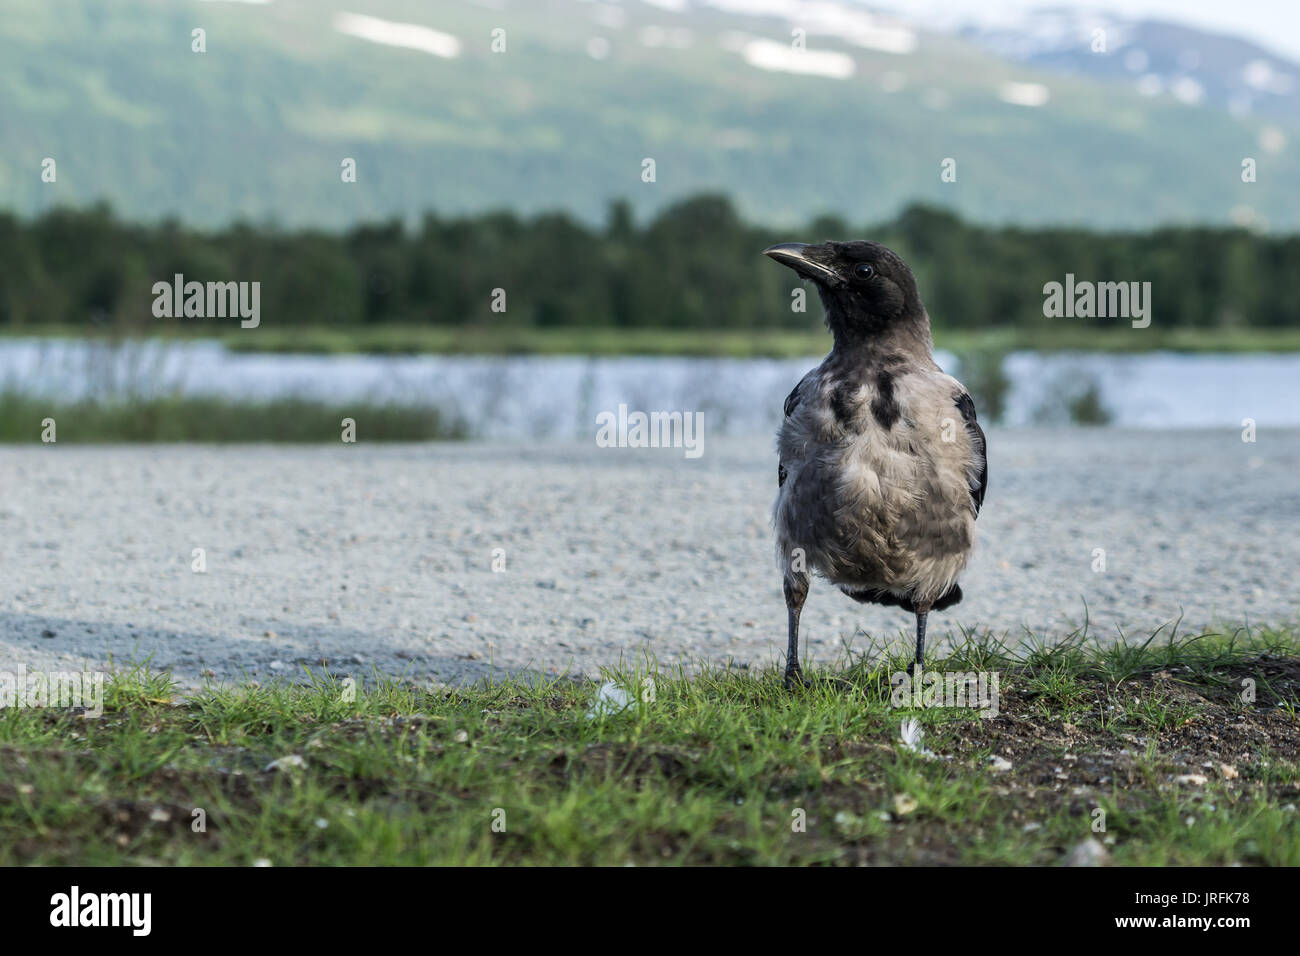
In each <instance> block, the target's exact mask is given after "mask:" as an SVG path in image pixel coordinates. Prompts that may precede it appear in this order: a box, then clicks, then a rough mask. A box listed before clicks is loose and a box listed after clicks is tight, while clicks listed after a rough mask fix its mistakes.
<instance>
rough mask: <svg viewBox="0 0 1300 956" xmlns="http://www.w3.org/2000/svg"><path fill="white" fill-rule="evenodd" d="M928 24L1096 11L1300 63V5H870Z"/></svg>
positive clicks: (1186, 1) (1260, 0) (949, 1)
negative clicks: (1242, 44)
mask: <svg viewBox="0 0 1300 956" xmlns="http://www.w3.org/2000/svg"><path fill="white" fill-rule="evenodd" d="M869 5H872V6H879V8H880V9H884V10H895V11H897V12H899V13H900V14H904V15H907V16H910V17H915V18H916V19H918V20H922V21H924V20H925V19H929V18H936V17H937V18H943V19H948V20H951V19H958V20H975V21H978V22H988V21H992V22H997V21H998V20H999V19H1001V18H1003V17H1008V16H1014V15H1015V14H1016V13H1019V12H1023V11H1025V10H1027V9H1043V8H1052V7H1056V8H1060V7H1070V8H1072V9H1096V10H1104V11H1108V12H1111V13H1117V14H1120V15H1123V16H1128V17H1132V18H1137V19H1160V20H1171V21H1174V22H1176V23H1185V24H1187V25H1189V26H1195V27H1200V28H1203V29H1209V30H1212V31H1214V32H1218V33H1229V34H1235V35H1236V36H1240V37H1244V38H1245V39H1248V40H1253V41H1254V42H1256V43H1258V44H1260V45H1261V46H1263V47H1265V48H1267V49H1271V50H1273V51H1275V52H1277V53H1280V54H1283V55H1285V56H1287V57H1289V58H1290V59H1293V60H1298V61H1300V0H1116V2H1114V3H1086V4H1078V3H1069V2H1065V0H1055V2H1052V0H878V3H875V4H869Z"/></svg>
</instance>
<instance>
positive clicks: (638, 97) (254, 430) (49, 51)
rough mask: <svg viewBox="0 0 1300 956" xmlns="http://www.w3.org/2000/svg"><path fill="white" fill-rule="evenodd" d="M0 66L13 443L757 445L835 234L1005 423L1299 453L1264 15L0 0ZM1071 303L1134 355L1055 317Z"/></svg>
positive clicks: (1280, 161) (1277, 42) (348, 0)
mask: <svg viewBox="0 0 1300 956" xmlns="http://www.w3.org/2000/svg"><path fill="white" fill-rule="evenodd" d="M0 80H2V82H3V87H4V90H5V96H4V97H3V100H0V143H3V146H0V438H3V439H4V440H9V441H35V440H39V436H40V428H41V425H40V423H41V421H42V420H43V419H45V418H46V417H50V416H54V417H57V418H58V420H59V422H60V433H59V438H60V439H61V440H67V441H115V440H240V441H261V440H277V441H278V440H285V441H287V440H309V441H310V440H316V441H320V440H337V438H338V432H339V424H338V423H339V420H340V418H341V417H344V416H348V417H353V418H357V419H359V420H361V419H364V421H365V422H366V437H367V438H368V439H371V440H383V439H391V440H406V439H430V438H444V437H445V438H466V437H469V438H475V437H480V438H496V439H522V438H537V437H545V438H556V439H575V438H587V439H589V438H590V436H591V435H592V434H593V433H594V430H595V415H596V414H597V412H599V411H600V410H604V409H611V408H614V407H616V406H617V405H618V404H620V403H627V404H629V405H630V406H632V407H634V408H641V409H669V410H671V409H689V410H700V411H704V412H705V413H706V416H707V421H708V427H709V429H710V431H711V432H713V433H714V434H718V433H733V434H751V433H758V432H762V431H765V430H767V429H770V428H774V427H775V425H776V423H777V422H776V419H777V415H778V414H779V410H780V408H781V402H782V399H783V398H784V396H785V395H786V393H787V392H788V391H789V389H790V387H791V385H792V384H793V382H795V381H796V380H797V379H798V378H799V376H800V375H802V373H803V371H805V370H806V369H807V368H808V367H810V365H811V364H813V361H812V360H813V359H814V358H815V357H816V356H819V355H821V354H824V352H825V351H826V350H827V348H828V347H829V336H828V335H827V333H826V332H825V330H824V328H823V327H822V325H821V310H820V306H819V304H818V303H817V302H816V297H815V295H812V294H811V293H810V295H809V301H808V304H807V308H806V310H804V311H798V310H796V309H794V308H792V304H793V303H795V302H796V299H795V298H794V297H792V292H793V291H794V288H795V286H793V285H792V281H793V280H792V275H791V274H790V273H789V272H788V271H787V270H785V269H782V268H780V267H778V266H776V265H775V264H773V263H772V262H770V261H768V260H766V259H765V258H764V257H762V256H761V255H760V253H761V250H762V249H763V248H764V247H765V246H767V245H769V244H771V243H773V242H778V241H818V240H822V239H827V238H837V239H843V238H872V239H876V240H878V241H882V242H884V243H886V244H888V245H890V246H891V247H893V248H894V249H896V250H897V251H898V252H899V253H900V254H901V255H903V256H904V258H906V259H907V261H908V262H909V263H910V264H911V265H912V266H913V268H914V270H915V272H916V273H917V278H918V281H919V284H920V288H921V292H922V296H923V298H924V299H925V301H926V304H927V306H928V308H929V311H930V314H931V317H932V321H933V324H934V329H935V338H936V342H937V345H938V347H939V350H940V354H939V356H938V358H939V360H940V362H941V364H943V365H944V366H945V368H947V369H949V370H950V371H953V372H954V373H957V374H959V375H961V377H962V378H963V380H965V381H966V382H967V383H968V384H969V385H970V387H971V388H972V390H973V391H974V392H975V394H976V398H977V403H978V404H979V407H980V413H981V418H982V419H984V420H988V421H990V422H994V423H997V424H1002V425H1006V426H1024V425H1043V424H1046V425H1062V426H1064V425H1079V426H1104V425H1111V426H1133V427H1155V428H1180V427H1231V428H1239V427H1240V426H1241V421H1242V419H1243V418H1247V417H1249V418H1252V419H1254V420H1256V421H1257V422H1258V423H1259V425H1261V426H1266V425H1300V402H1297V401H1296V398H1297V390H1296V382H1297V381H1300V268H1297V266H1300V235H1298V234H1297V228H1300V189H1297V188H1296V184H1297V182H1300V148H1298V147H1300V8H1297V6H1296V5H1294V4H1291V3H1286V2H1281V0H1278V2H1275V3H1272V2H1260V0H1243V2H1237V3H1233V4H1231V5H1224V4H1221V3H1210V2H1202V0H1181V2H1166V0H1133V2H1128V3H1125V4H1122V5H1120V4H1116V5H1115V7H1114V8H1112V9H1107V8H1105V7H1099V8H1089V9H1081V8H1078V7H1063V6H1059V5H1055V6H1053V5H1045V4H1044V5H1040V4H1034V3H1021V2H1007V0H992V2H979V3H975V2H971V3H942V4H941V3H878V4H877V3H858V2H854V0H810V2H799V0H626V2H622V3H612V2H585V0H526V2H525V0H474V2H471V0H442V2H417V0H328V2H327V0H7V2H6V4H5V10H4V16H3V17H2V18H0ZM1067 274H1071V275H1073V276H1075V277H1076V278H1077V279H1079V280H1088V281H1096V282H1103V281H1104V282H1138V283H1144V282H1149V283H1150V284H1151V285H1150V288H1151V323H1150V326H1149V327H1147V328H1134V327H1133V326H1132V324H1131V322H1130V321H1129V320H1128V319H1126V318H1116V317H1106V318H1065V317H1048V316H1046V315H1045V314H1044V307H1043V306H1044V291H1043V287H1044V285H1045V284H1046V283H1049V282H1064V281H1065V279H1066V275H1067ZM177 275H180V276H183V277H184V281H186V282H190V281H194V282H201V283H208V282H220V283H227V282H235V283H258V288H259V296H260V298H259V302H260V306H259V308H260V315H259V320H258V323H257V326H256V327H255V328H241V324H240V321H239V319H238V317H233V318H232V317H229V316H227V317H213V316H207V317H201V316H190V317H184V316H180V317H175V316H173V317H167V316H165V315H164V316H159V315H158V314H156V313H157V312H158V309H157V308H156V305H155V299H156V297H157V296H156V293H155V291H154V287H155V284H157V283H160V282H161V283H166V284H169V285H170V284H171V283H172V282H173V279H174V277H175V276H177ZM498 290H499V291H498Z"/></svg>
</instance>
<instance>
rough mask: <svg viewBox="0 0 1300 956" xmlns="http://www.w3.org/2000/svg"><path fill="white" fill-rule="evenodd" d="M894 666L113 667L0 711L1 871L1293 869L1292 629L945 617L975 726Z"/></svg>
mask: <svg viewBox="0 0 1300 956" xmlns="http://www.w3.org/2000/svg"><path fill="white" fill-rule="evenodd" d="M873 661H874V663H873ZM903 663H904V662H903V661H902V660H900V659H897V658H890V657H889V656H888V655H887V654H886V655H883V656H878V655H873V656H869V657H868V656H864V657H857V658H852V659H849V660H846V661H845V662H843V663H842V664H841V665H840V666H838V667H836V668H834V669H832V670H828V671H825V672H820V673H815V674H813V686H812V687H811V688H808V689H806V690H799V691H796V692H788V691H786V690H785V689H784V688H783V686H782V683H781V680H780V675H779V673H777V672H776V671H769V670H764V671H757V672H746V671H736V670H728V669H726V668H705V669H703V670H700V671H698V672H696V673H694V674H693V676H690V677H688V676H687V675H686V674H685V673H683V672H682V671H680V670H677V671H674V672H667V671H664V670H661V669H658V668H656V667H655V665H654V663H653V662H652V661H647V662H644V663H643V664H642V666H640V667H639V668H625V669H621V670H618V671H615V672H610V673H608V674H607V675H605V676H606V677H607V679H608V680H610V681H613V682H615V683H617V684H619V685H621V686H623V687H625V688H628V689H629V690H630V691H631V692H632V699H633V703H632V704H631V705H630V706H628V707H627V708H626V709H625V710H622V711H619V712H616V713H610V714H606V715H602V716H599V717H596V718H594V719H593V718H589V717H588V716H587V715H588V712H589V710H590V708H591V706H592V702H593V700H594V698H595V694H596V687H595V686H594V685H592V684H589V683H579V682H573V681H568V680H564V679H558V680H556V679H543V678H536V679H514V678H512V679H506V680H502V681H497V682H492V683H484V684H481V685H478V686H474V687H468V688H455V689H447V688H433V689H430V688H427V687H419V686H413V685H410V684H408V683H406V682H404V681H402V680H401V679H394V678H386V677H381V676H378V675H371V676H369V677H364V678H363V677H362V675H357V678H358V681H359V686H358V687H355V688H354V687H353V686H352V685H350V684H349V683H348V682H347V681H346V680H344V679H342V678H341V677H340V676H338V675H330V674H328V673H322V672H313V671H304V673H303V674H302V675H301V681H300V682H299V683H296V684H293V683H286V682H277V683H264V684H260V685H258V684H256V683H248V684H244V685H240V686H215V685H214V686H208V687H206V688H204V689H202V690H201V691H199V692H197V693H194V694H191V695H188V696H183V695H181V694H180V693H179V691H178V689H177V687H176V685H175V684H174V683H173V681H172V680H171V678H170V676H169V675H166V674H156V673H153V672H151V671H149V670H148V669H147V667H145V666H143V665H140V666H133V667H129V668H125V669H120V670H118V671H116V672H115V673H114V674H112V675H111V677H110V679H109V681H108V684H107V693H106V695H105V703H104V712H103V715H102V716H100V717H97V718H96V717H90V716H87V715H85V714H83V713H79V712H76V711H72V710H56V709H52V708H47V709H34V708H33V709H17V708H12V707H10V708H6V709H4V710H0V864H15V863H19V864H35V863H39V864H68V863H79V864H120V863H128V864H149V863H164V864H177V863H179V864H195V863H206V864H252V863H256V862H260V861H266V862H269V863H271V864H274V865H288V864H399V863H400V864H428V863H435V864H438V863H441V864H453V863H454V864H462V863H468V864H608V865H621V864H628V863H635V864H640V865H648V864H704V863H714V864H737V863H740V864H853V863H873V864H874V863H895V864H907V863H943V864H949V863H953V864H956V863H960V864H979V863H997V864H1055V863H1059V862H1061V861H1062V860H1063V859H1064V857H1065V856H1066V854H1067V852H1068V851H1069V850H1070V848H1072V847H1074V846H1076V845H1077V844H1079V843H1080V842H1081V841H1084V840H1087V839H1089V838H1096V839H1098V840H1100V841H1102V842H1103V844H1104V845H1105V846H1106V848H1107V851H1108V853H1109V859H1110V861H1111V862H1113V863H1115V864H1121V865H1122V864H1228V863H1246V864H1275V865H1291V866H1294V865H1298V864H1300V824H1298V823H1297V813H1296V809H1295V808H1296V803H1297V798H1298V797H1300V789H1298V788H1297V777H1298V774H1300V763H1298V761H1300V727H1297V722H1296V715H1295V709H1294V708H1295V702H1296V699H1297V695H1300V639H1298V638H1297V635H1296V634H1294V633H1292V632H1286V631H1262V632H1260V631H1256V632H1254V633H1250V634H1246V633H1240V632H1239V633H1236V634H1233V635H1214V634H1207V635H1199V636H1196V637H1191V638H1178V637H1166V636H1164V635H1163V634H1158V635H1154V636H1153V637H1152V638H1151V639H1148V640H1147V641H1145V642H1128V641H1121V643H1120V644H1118V645H1115V646H1112V647H1105V648H1103V647H1098V646H1096V645H1095V644H1092V643H1090V642H1089V641H1088V640H1087V639H1086V638H1084V637H1083V636H1077V637H1076V638H1075V639H1071V640H1069V641H1066V642H1064V643H1063V644H1058V645H1053V646H1045V645H1035V644H1032V643H1031V644H1029V645H1026V646H1022V647H1019V648H1016V649H1011V648H1009V647H1008V645H1007V644H1005V643H1004V642H1002V641H998V640H995V639H993V638H991V637H990V636H988V635H983V636H978V635H973V634H972V635H967V639H966V641H965V642H964V643H963V644H962V645H961V646H959V647H957V648H956V649H955V650H954V651H953V652H952V653H951V654H950V655H949V657H948V658H947V659H946V660H943V661H938V660H932V661H930V662H929V665H928V666H929V668H930V669H931V670H938V669H943V670H945V671H947V672H953V671H965V670H986V671H987V670H996V671H998V672H999V673H1000V675H1001V681H1000V691H1001V694H1000V697H1001V700H1000V711H999V714H998V716H997V717H995V718H991V719H983V718H980V717H978V716H976V715H975V714H974V713H973V712H972V711H970V710H961V709H955V708H946V709H943V708H921V709H912V708H895V707H893V706H891V703H890V693H891V684H890V677H891V675H892V674H894V673H896V672H897V671H898V670H899V669H901V667H902V666H903ZM1245 679H1251V680H1253V681H1254V682H1255V686H1256V688H1257V696H1256V698H1255V699H1254V700H1253V701H1249V700H1243V699H1242V697H1241V687H1242V686H1243V685H1242V681H1243V680H1245ZM354 691H355V692H354ZM905 720H915V721H917V722H918V723H919V725H920V727H921V729H922V731H923V739H922V740H921V741H920V743H919V745H918V747H917V748H916V749H915V750H913V749H909V748H908V747H907V746H905V745H904V744H903V743H902V741H901V740H900V728H901V726H902V724H903V722H904V721H905ZM995 755H996V756H998V757H1000V758H1002V759H1003V760H1006V761H1009V763H1010V765H1011V766H1010V767H1009V768H1002V769H999V768H998V767H996V766H994V765H993V764H992V763H991V762H990V758H991V757H993V756H995ZM291 756H292V757H296V758H301V763H302V765H301V766H290V765H288V764H287V763H281V764H280V767H281V768H282V769H274V770H268V769H266V768H267V767H268V766H269V765H270V764H271V763H272V762H273V761H276V760H280V759H281V758H285V757H291ZM297 762H298V761H296V760H295V761H292V762H291V763H297ZM1206 765H1208V766H1206ZM1103 815H1104V823H1105V829H1104V831H1100V832H1098V831H1096V830H1094V825H1095V821H1097V820H1099V819H1102V818H1103ZM200 818H201V819H203V821H204V824H205V825H204V828H203V829H202V830H201V831H200V830H198V829H196V821H197V820H198V819H200ZM800 822H802V826H800V825H799V824H800ZM494 824H495V826H494Z"/></svg>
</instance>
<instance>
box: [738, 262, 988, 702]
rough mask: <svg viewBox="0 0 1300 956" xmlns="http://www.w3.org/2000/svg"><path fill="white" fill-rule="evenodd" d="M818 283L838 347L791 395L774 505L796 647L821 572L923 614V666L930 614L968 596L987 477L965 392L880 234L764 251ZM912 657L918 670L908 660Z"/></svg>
mask: <svg viewBox="0 0 1300 956" xmlns="http://www.w3.org/2000/svg"><path fill="white" fill-rule="evenodd" d="M764 255H767V256H770V257H771V258H773V259H775V260H776V261H777V262H779V263H781V264H782V265H785V266H788V267H789V268H791V269H793V270H794V271H795V272H796V273H797V274H798V275H799V276H800V277H801V278H804V279H809V280H811V281H812V282H813V283H815V285H816V287H817V292H818V294H819V295H820V297H821V301H822V306H823V308H824V309H825V313H826V325H827V327H828V328H829V329H830V332H831V334H832V336H833V337H834V346H833V347H832V348H831V351H830V354H829V355H827V356H826V359H825V360H824V361H823V362H822V363H821V365H819V366H817V367H816V368H815V369H813V370H812V371H811V372H809V373H808V374H807V375H805V376H804V377H803V379H802V380H801V381H800V382H799V384H798V385H796V386H795V387H794V391H792V392H791V393H790V396H789V398H787V399H786V400H785V420H784V422H783V423H782V425H781V430H780V432H779V434H778V436H777V451H778V454H779V456H780V460H779V464H778V466H777V495H776V504H775V506H774V508H773V521H774V524H775V526H776V541H777V557H778V562H779V565H780V568H781V571H782V574H783V576H784V582H783V585H784V588H783V589H784V591H785V603H786V610H787V612H788V617H789V627H790V647H789V651H788V654H787V657H786V670H785V683H786V686H787V687H790V686H793V685H794V684H795V683H796V682H797V683H799V684H804V685H806V684H807V681H805V680H804V678H803V673H802V671H801V670H800V667H799V614H800V612H801V611H802V610H803V605H804V600H805V599H806V598H807V596H808V586H809V574H810V572H812V571H816V572H817V573H819V574H820V575H821V576H823V577H824V578H826V579H827V580H829V581H830V582H831V583H832V584H834V585H836V586H837V587H839V589H840V590H841V591H843V592H844V593H845V594H847V595H848V596H849V597H851V598H853V599H854V600H856V601H859V602H862V603H872V604H883V605H887V606H891V607H900V608H902V609H904V610H906V611H910V612H912V613H913V614H915V615H916V664H917V665H919V664H920V663H921V660H922V657H923V656H924V654H925V622H926V616H927V615H928V614H929V613H930V612H931V611H937V610H942V609H944V608H947V607H951V606H952V605H954V604H956V603H957V602H958V601H960V600H961V598H962V593H961V588H960V587H959V586H958V584H957V577H958V575H959V574H960V573H961V572H962V570H963V569H964V568H965V566H966V562H967V560H968V559H969V557H970V554H971V549H972V547H973V546H974V543H975V517H976V516H977V515H978V514H979V511H980V506H981V505H982V504H983V503H984V489H985V487H986V485H987V483H988V464H987V462H986V460H985V442H984V432H983V430H982V429H981V428H980V426H979V423H978V422H977V421H976V417H975V403H974V402H973V401H972V400H971V397H970V393H969V392H967V391H966V388H965V387H964V386H963V385H962V384H961V383H960V382H958V381H957V380H956V379H955V378H952V377H951V376H949V375H945V374H944V373H943V371H941V370H940V368H939V366H938V365H936V364H935V362H934V358H933V356H932V352H933V349H934V340H933V339H932V338H931V336H930V317H929V315H928V314H927V313H926V311H925V306H924V305H922V304H921V298H920V296H919V295H918V293H917V290H916V279H915V277H914V276H913V275H912V270H911V269H909V268H908V267H907V263H905V262H904V261H903V260H902V258H900V257H899V256H898V255H897V254H896V253H894V252H892V251H891V250H889V249H887V248H885V247H884V246H882V245H880V244H879V243H876V242H867V241H863V240H857V241H852V242H824V243H821V244H820V245H807V244H804V243H797V242H791V243H783V244H781V245H777V246H772V247H771V248H769V249H765V250H764ZM913 666H914V665H912V666H909V668H908V669H909V671H910V670H912V667H913Z"/></svg>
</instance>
